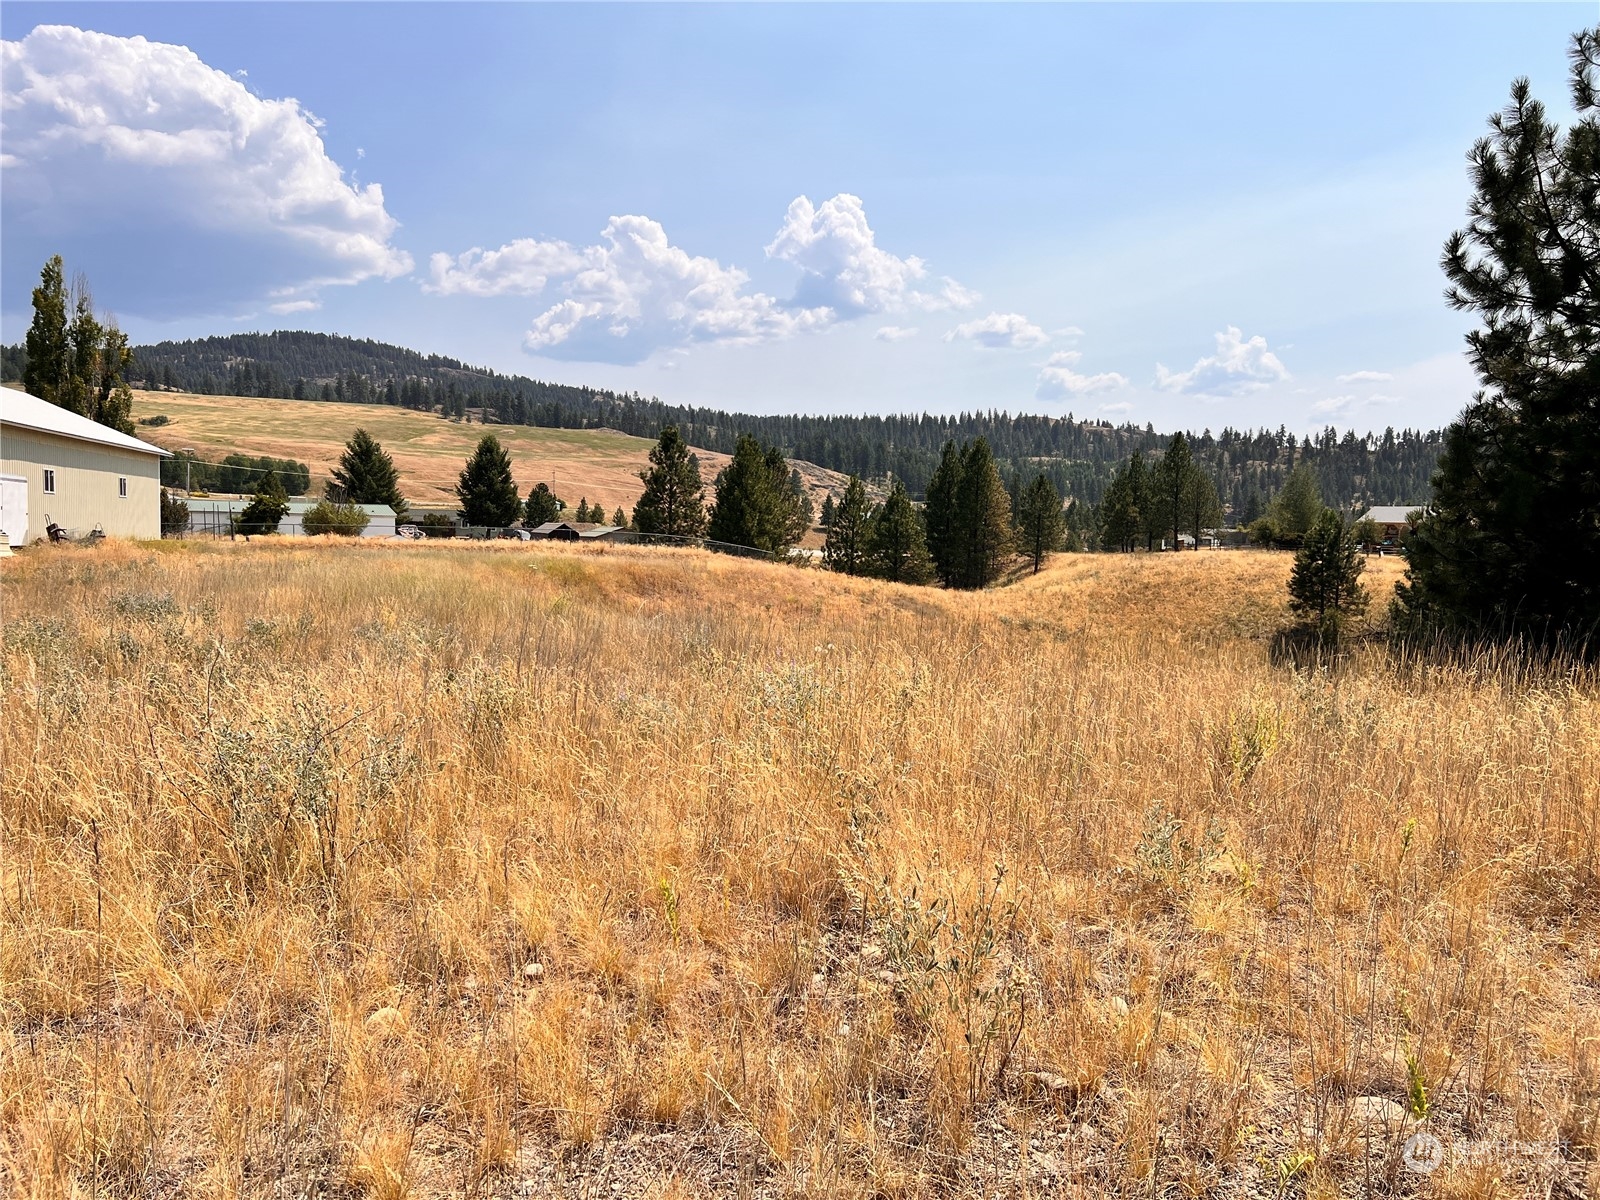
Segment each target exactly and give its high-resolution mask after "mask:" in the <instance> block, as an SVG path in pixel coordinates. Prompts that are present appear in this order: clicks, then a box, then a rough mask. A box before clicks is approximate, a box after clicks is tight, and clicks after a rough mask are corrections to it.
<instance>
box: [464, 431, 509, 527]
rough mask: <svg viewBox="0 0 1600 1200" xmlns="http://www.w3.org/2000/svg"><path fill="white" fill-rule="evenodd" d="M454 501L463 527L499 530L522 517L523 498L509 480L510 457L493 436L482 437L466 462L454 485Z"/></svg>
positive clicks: (485, 435)
mask: <svg viewBox="0 0 1600 1200" xmlns="http://www.w3.org/2000/svg"><path fill="white" fill-rule="evenodd" d="M456 497H457V499H459V500H460V501H461V521H462V524H464V525H486V526H488V527H490V528H492V529H501V528H504V527H505V526H507V525H511V524H513V523H514V522H515V521H516V519H517V517H518V516H519V515H520V514H521V512H522V498H521V497H520V496H518V495H517V485H516V481H515V480H513V479H512V478H511V456H510V455H509V454H507V453H506V452H505V448H504V447H502V446H501V445H500V439H499V438H497V437H495V436H494V434H492V433H486V434H484V435H483V438H482V439H481V440H480V441H479V442H478V448H477V449H476V450H474V451H473V452H472V457H471V458H469V459H468V460H467V465H466V466H465V467H464V468H463V469H462V471H461V477H460V479H458V480H457V481H456Z"/></svg>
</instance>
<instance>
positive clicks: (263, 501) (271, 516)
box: [236, 470, 289, 537]
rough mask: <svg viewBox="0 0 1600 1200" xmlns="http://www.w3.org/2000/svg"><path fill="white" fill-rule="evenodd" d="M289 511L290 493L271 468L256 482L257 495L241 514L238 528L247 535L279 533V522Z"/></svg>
mask: <svg viewBox="0 0 1600 1200" xmlns="http://www.w3.org/2000/svg"><path fill="white" fill-rule="evenodd" d="M288 511H289V494H288V493H287V492H285V491H284V490H283V483H282V482H281V481H280V480H279V479H278V473H277V472H276V471H272V470H269V471H268V472H267V473H266V474H265V475H263V476H262V477H261V481H260V482H259V483H257V484H256V491H255V495H254V496H253V497H252V498H251V500H250V503H249V504H247V505H245V507H244V511H243V512H242V513H240V514H239V517H238V523H237V526H236V528H237V530H238V532H240V533H242V534H244V535H245V536H246V537H252V536H254V535H256V534H266V533H277V532H278V523H279V522H280V521H282V520H283V516H284V514H285V513H287V512H288Z"/></svg>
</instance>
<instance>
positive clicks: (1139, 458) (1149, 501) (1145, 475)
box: [1128, 450, 1161, 550]
mask: <svg viewBox="0 0 1600 1200" xmlns="http://www.w3.org/2000/svg"><path fill="white" fill-rule="evenodd" d="M1154 488H1155V480H1154V478H1153V476H1152V472H1151V470H1150V468H1149V466H1147V465H1146V463H1145V461H1144V454H1143V452H1142V451H1138V450H1135V451H1134V452H1133V454H1132V455H1130V456H1129V458H1128V494H1129V495H1130V496H1131V497H1132V500H1133V513H1134V519H1135V520H1136V521H1137V527H1136V529H1135V532H1134V537H1133V540H1134V541H1135V542H1139V541H1143V542H1144V545H1145V549H1146V550H1154V549H1155V548H1156V538H1158V537H1160V536H1161V518H1160V516H1159V515H1158V514H1157V513H1156V504H1155V491H1154ZM1133 548H1134V547H1133V546H1129V547H1128V549H1129V550H1132V549H1133Z"/></svg>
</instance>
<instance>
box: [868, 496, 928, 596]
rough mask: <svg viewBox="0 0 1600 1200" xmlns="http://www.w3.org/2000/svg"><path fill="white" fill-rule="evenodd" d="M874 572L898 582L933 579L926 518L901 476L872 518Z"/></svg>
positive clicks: (870, 552) (870, 547)
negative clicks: (902, 481)
mask: <svg viewBox="0 0 1600 1200" xmlns="http://www.w3.org/2000/svg"><path fill="white" fill-rule="evenodd" d="M867 553H868V557H869V561H870V566H871V571H872V573H873V574H874V575H877V576H879V577H880V578H882V579H888V580H890V581H892V582H894V583H927V582H928V581H929V580H931V579H932V578H933V561H932V560H931V559H930V558H929V556H928V540H927V536H926V534H925V532H924V530H923V522H922V517H921V515H920V514H918V512H917V510H916V509H915V508H914V507H912V504H911V497H910V496H909V495H907V494H906V485H905V484H903V483H901V482H900V481H899V480H898V479H896V480H895V481H894V483H893V484H892V485H891V486H890V488H889V498H888V500H886V501H884V505H883V508H882V509H881V510H880V511H879V512H878V514H877V516H876V517H875V518H874V519H873V521H872V528H871V532H870V535H869V537H868V542H867Z"/></svg>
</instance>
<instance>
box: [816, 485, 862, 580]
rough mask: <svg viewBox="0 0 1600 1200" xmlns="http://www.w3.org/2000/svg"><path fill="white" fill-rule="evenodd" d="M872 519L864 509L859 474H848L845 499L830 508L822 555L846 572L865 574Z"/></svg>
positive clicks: (838, 568)
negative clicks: (831, 520)
mask: <svg viewBox="0 0 1600 1200" xmlns="http://www.w3.org/2000/svg"><path fill="white" fill-rule="evenodd" d="M870 534H871V522H870V521H869V520H868V512H867V489H866V488H865V487H864V486H863V485H862V483H861V477H860V476H859V475H852V476H850V482H849V484H847V485H846V487H845V489H844V499H843V500H841V501H840V502H839V505H838V507H837V508H835V509H834V512H833V523H832V524H831V525H829V526H828V538H827V541H825V542H824V543H823V544H822V559H823V561H824V562H826V563H827V564H828V566H830V567H832V568H833V569H834V570H835V571H839V572H841V573H842V574H845V575H864V574H866V570H867V562H868V558H867V543H868V539H869V535H870Z"/></svg>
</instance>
